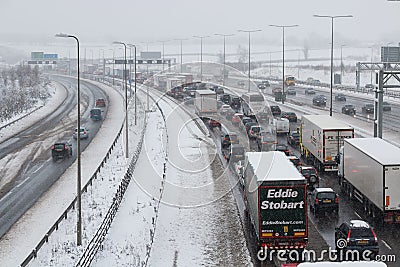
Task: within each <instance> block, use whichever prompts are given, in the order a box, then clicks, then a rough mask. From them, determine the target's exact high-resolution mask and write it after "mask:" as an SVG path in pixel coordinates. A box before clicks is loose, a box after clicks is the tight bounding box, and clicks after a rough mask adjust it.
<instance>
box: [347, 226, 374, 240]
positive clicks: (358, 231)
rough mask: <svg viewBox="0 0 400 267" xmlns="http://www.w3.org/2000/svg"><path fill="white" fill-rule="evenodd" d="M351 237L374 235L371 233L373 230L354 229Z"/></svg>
mask: <svg viewBox="0 0 400 267" xmlns="http://www.w3.org/2000/svg"><path fill="white" fill-rule="evenodd" d="M350 237H353V238H359V237H369V238H371V237H374V234H373V233H372V231H371V228H365V227H361V228H353V229H351V233H350Z"/></svg>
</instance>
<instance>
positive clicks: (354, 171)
mask: <svg viewBox="0 0 400 267" xmlns="http://www.w3.org/2000/svg"><path fill="white" fill-rule="evenodd" d="M338 161H339V171H338V176H339V184H340V185H341V187H342V189H343V191H344V192H346V194H347V195H348V196H349V197H350V198H352V199H355V200H358V201H360V202H361V203H362V204H363V207H364V210H365V212H366V213H367V214H368V215H370V216H371V217H373V218H377V219H383V221H384V222H385V223H396V224H397V223H400V192H399V189H400V148H398V147H396V146H394V145H392V144H390V143H388V142H386V141H384V140H382V139H380V138H354V139H346V140H345V141H344V145H343V147H342V148H341V150H340V154H339V160H338Z"/></svg>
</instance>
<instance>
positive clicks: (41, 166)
mask: <svg viewBox="0 0 400 267" xmlns="http://www.w3.org/2000/svg"><path fill="white" fill-rule="evenodd" d="M42 167H43V164H42V165H40V166H39V167H38V168H37V169H36V170H35V171H34V172H32V174H35V173H37V172H38V171H39V170H40V169H41V168H42Z"/></svg>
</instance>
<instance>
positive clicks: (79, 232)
mask: <svg viewBox="0 0 400 267" xmlns="http://www.w3.org/2000/svg"><path fill="white" fill-rule="evenodd" d="M55 36H56V37H62V38H74V39H75V41H76V43H77V49H78V55H77V57H78V94H77V95H78V96H77V98H78V122H77V137H78V138H77V139H76V140H77V141H76V144H77V149H76V155H77V160H78V173H77V176H78V177H77V180H78V181H77V206H78V218H77V226H76V235H77V236H76V243H77V245H78V246H81V245H82V198H81V187H82V185H81V183H82V175H81V173H82V172H81V136H80V131H81V104H80V103H81V97H80V94H81V89H80V79H79V63H80V62H79V40H78V38H77V37H76V36H74V35H70V34H65V33H58V34H56V35H55Z"/></svg>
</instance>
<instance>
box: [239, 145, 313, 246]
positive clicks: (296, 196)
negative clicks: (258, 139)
mask: <svg viewBox="0 0 400 267" xmlns="http://www.w3.org/2000/svg"><path fill="white" fill-rule="evenodd" d="M244 167H245V171H244V175H243V176H244V183H245V190H244V202H245V214H246V216H247V219H248V220H249V222H250V225H251V226H252V227H251V229H250V231H253V232H254V235H255V236H256V242H257V247H258V248H261V247H266V248H267V249H275V250H276V249H279V250H280V249H293V250H299V252H301V251H302V250H303V249H304V248H305V247H306V245H307V240H308V217H307V203H306V202H307V193H306V186H307V181H306V179H305V178H304V177H303V176H302V175H301V174H300V173H299V172H298V170H297V169H296V167H295V166H294V165H293V163H292V162H291V161H290V160H289V159H288V158H287V157H286V155H285V154H284V153H282V152H278V151H270V152H247V153H246V158H245V165H244Z"/></svg>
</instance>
